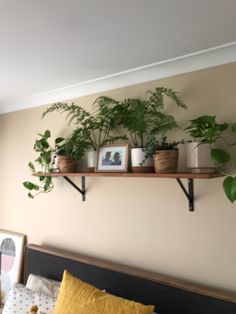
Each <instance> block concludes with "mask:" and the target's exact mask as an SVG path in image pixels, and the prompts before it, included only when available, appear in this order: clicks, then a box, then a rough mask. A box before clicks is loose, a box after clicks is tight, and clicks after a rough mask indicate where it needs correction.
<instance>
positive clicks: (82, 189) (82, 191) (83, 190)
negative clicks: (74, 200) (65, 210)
mask: <svg viewBox="0 0 236 314" xmlns="http://www.w3.org/2000/svg"><path fill="white" fill-rule="evenodd" d="M63 178H64V179H65V180H66V181H67V182H69V183H70V185H72V186H73V187H74V188H75V189H76V190H77V191H79V192H80V193H81V195H82V201H83V202H84V201H85V194H86V190H85V177H84V176H82V177H81V188H79V187H78V186H77V185H76V184H75V183H74V182H73V181H71V179H69V178H68V177H66V176H63Z"/></svg>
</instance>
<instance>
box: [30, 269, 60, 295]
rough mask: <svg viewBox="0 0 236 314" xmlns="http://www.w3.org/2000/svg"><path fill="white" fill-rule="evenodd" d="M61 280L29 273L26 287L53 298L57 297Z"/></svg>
mask: <svg viewBox="0 0 236 314" xmlns="http://www.w3.org/2000/svg"><path fill="white" fill-rule="evenodd" d="M60 285H61V282H59V281H55V280H51V279H47V278H44V277H41V276H38V275H37V276H36V275H34V274H29V277H28V279H27V283H26V288H28V289H30V290H32V291H34V292H37V293H42V294H45V295H48V296H49V297H51V298H55V299H56V298H57V296H58V292H59V288H60Z"/></svg>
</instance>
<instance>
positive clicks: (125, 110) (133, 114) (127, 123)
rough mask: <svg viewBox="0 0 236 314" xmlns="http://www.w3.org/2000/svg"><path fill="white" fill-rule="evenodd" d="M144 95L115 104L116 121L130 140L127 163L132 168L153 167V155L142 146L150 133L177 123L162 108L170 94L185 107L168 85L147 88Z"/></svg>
mask: <svg viewBox="0 0 236 314" xmlns="http://www.w3.org/2000/svg"><path fill="white" fill-rule="evenodd" d="M147 95H148V97H147V99H145V100H141V99H137V98H128V99H124V101H122V102H120V104H119V106H116V108H117V112H118V119H117V120H118V121H119V123H120V124H121V125H122V126H123V127H124V128H125V129H127V131H128V132H129V137H130V141H131V146H132V147H133V148H132V149H131V165H132V171H134V172H150V171H153V158H152V156H149V157H147V154H146V153H145V149H146V148H145V146H146V140H147V138H148V137H149V136H150V135H152V134H156V135H157V134H162V135H163V134H165V132H167V131H168V130H171V129H173V128H175V127H177V123H176V121H175V119H174V117H173V116H171V115H168V114H166V113H165V112H164V111H163V110H164V107H165V99H166V98H170V99H171V100H172V101H173V102H174V103H175V104H176V105H177V106H178V107H181V108H186V105H185V104H184V103H183V101H182V100H181V98H180V97H179V96H178V93H177V92H176V91H174V90H172V89H170V88H165V87H156V88H155V89H154V91H150V90H149V91H148V92H147Z"/></svg>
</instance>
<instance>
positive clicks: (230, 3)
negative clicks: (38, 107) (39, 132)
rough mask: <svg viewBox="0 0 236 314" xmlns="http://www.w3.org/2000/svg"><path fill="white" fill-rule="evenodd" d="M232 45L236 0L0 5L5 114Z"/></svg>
mask: <svg viewBox="0 0 236 314" xmlns="http://www.w3.org/2000/svg"><path fill="white" fill-rule="evenodd" d="M235 41H236V0H40V1H38V0H21V1H19V0H0V107H1V106H5V107H6V105H7V106H8V109H9V110H8V111H12V110H11V105H13V104H16V103H17V102H18V101H19V108H18V109H20V105H21V104H22V98H23V99H24V98H27V97H30V96H33V95H37V94H41V93H47V92H50V91H54V90H57V89H61V88H65V87H67V86H71V85H74V84H80V83H83V82H87V81H90V80H94V79H99V78H102V77H104V76H110V75H113V74H115V73H118V72H122V71H127V70H130V69H133V68H137V67H140V66H146V65H149V64H152V63H158V62H160V61H164V60H168V59H171V58H176V57H180V56H183V55H186V54H192V53H195V52H199V51H202V50H205V49H210V48H213V47H216V46H219V45H225V44H228V43H232V42H235ZM5 111H6V110H5Z"/></svg>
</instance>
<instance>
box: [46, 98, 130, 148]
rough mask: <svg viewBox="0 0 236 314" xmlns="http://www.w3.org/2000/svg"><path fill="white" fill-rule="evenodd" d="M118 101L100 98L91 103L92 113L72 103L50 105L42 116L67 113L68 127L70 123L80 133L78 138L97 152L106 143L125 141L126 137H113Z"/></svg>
mask: <svg viewBox="0 0 236 314" xmlns="http://www.w3.org/2000/svg"><path fill="white" fill-rule="evenodd" d="M117 105H118V101H116V100H114V99H112V98H110V97H106V96H100V97H98V98H97V99H96V100H95V102H94V103H93V105H92V107H93V112H92V113H90V112H88V111H86V110H85V109H84V108H82V107H81V106H79V105H75V104H74V103H72V104H71V105H68V104H67V103H55V104H52V105H51V106H50V107H49V108H48V109H47V110H46V111H45V112H44V113H43V115H42V118H44V117H45V116H46V115H47V114H48V113H50V112H55V111H57V112H63V113H67V116H66V119H67V120H68V124H69V125H70V124H71V123H72V122H73V123H74V124H75V126H76V128H77V129H79V130H80V131H79V132H80V136H81V137H82V138H84V139H86V140H87V141H88V142H89V143H90V147H92V148H93V149H94V150H98V149H99V147H101V146H103V145H106V144H108V143H113V142H115V141H117V140H120V139H126V136H117V135H114V130H115V129H116V127H117V119H116V109H115V108H116V106H117Z"/></svg>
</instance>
